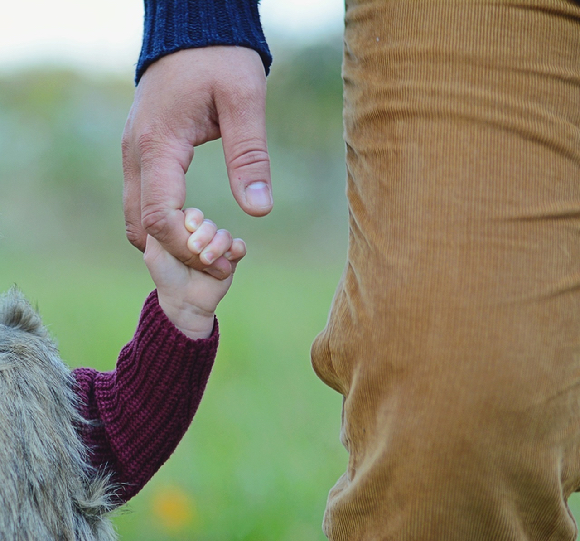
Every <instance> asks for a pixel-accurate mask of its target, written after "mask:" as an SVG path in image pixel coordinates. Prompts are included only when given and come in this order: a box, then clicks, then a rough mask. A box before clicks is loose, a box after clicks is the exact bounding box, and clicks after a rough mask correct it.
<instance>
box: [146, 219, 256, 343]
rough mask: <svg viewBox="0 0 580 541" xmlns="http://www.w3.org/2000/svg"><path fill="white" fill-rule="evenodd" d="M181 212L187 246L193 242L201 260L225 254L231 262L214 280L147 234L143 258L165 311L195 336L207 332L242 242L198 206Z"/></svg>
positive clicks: (243, 247) (243, 251) (241, 254)
mask: <svg viewBox="0 0 580 541" xmlns="http://www.w3.org/2000/svg"><path fill="white" fill-rule="evenodd" d="M184 215H185V227H184V223H183V222H182V224H181V227H182V228H183V229H184V230H185V231H186V238H187V247H193V246H195V247H196V248H195V249H196V251H197V252H198V253H200V254H201V261H207V260H208V258H207V256H208V255H209V254H213V257H216V258H217V257H223V258H225V259H226V260H227V261H228V262H229V264H230V265H231V266H232V273H231V274H230V276H228V278H226V279H224V280H217V279H216V278H214V277H212V276H210V275H209V274H207V273H206V272H202V271H198V270H195V269H193V268H191V267H188V266H186V265H185V264H183V263H182V262H181V261H179V260H178V259H176V258H175V257H174V256H172V255H171V254H170V253H169V252H167V251H166V250H165V249H164V248H163V246H161V244H160V243H159V242H157V241H156V240H155V239H154V238H153V237H151V236H148V237H147V240H146V248H145V254H144V260H145V264H146V265H147V268H148V269H149V273H150V274H151V278H152V279H153V281H154V282H155V287H156V288H157V296H158V299H159V305H160V306H161V308H162V310H163V311H164V312H165V315H166V316H167V317H168V318H169V320H170V321H171V322H172V323H173V324H174V325H175V326H176V327H177V328H178V329H179V330H180V331H181V332H182V333H183V334H185V335H186V336H188V337H189V338H192V339H194V340H195V339H199V338H208V337H209V336H210V335H211V332H212V329H213V319H214V313H215V309H216V308H217V305H218V303H219V302H220V301H221V300H222V298H223V297H224V295H225V294H226V293H227V291H228V289H229V287H230V285H231V283H232V278H233V272H234V271H235V268H236V265H237V264H238V262H239V261H240V260H241V259H242V258H243V257H244V256H245V255H246V245H245V243H244V241H243V240H242V239H232V236H231V235H230V233H229V231H226V230H225V229H218V228H217V227H216V225H215V224H214V223H213V222H212V221H210V220H204V217H203V213H202V212H201V211H200V210H199V209H186V210H185V212H184ZM187 247H186V248H187ZM187 249H189V248H187Z"/></svg>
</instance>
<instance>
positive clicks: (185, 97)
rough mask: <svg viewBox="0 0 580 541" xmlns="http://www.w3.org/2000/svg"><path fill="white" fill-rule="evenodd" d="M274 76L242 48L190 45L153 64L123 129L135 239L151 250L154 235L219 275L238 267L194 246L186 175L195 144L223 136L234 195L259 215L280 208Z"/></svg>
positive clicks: (129, 225) (126, 199)
mask: <svg viewBox="0 0 580 541" xmlns="http://www.w3.org/2000/svg"><path fill="white" fill-rule="evenodd" d="M265 101H266V76H265V72H264V66H263V63H262V60H261V58H260V56H259V55H258V53H256V52H255V51H253V50H252V49H248V48H244V47H234V46H218V47H204V48H201V49H185V50H182V51H179V52H176V53H173V54H170V55H167V56H165V57H163V58H161V59H160V60H158V61H157V62H155V63H154V64H152V65H151V66H149V68H148V69H147V71H146V72H145V74H144V75H143V77H142V78H141V80H140V82H139V85H138V87H137V89H136V92H135V100H134V103H133V106H132V107H131V111H130V113H129V118H128V120H127V124H126V126H125V131H124V134H123V171H124V179H125V186H124V192H123V204H124V210H125V223H126V232H127V238H128V239H129V241H130V242H131V243H132V244H133V245H134V246H136V247H137V248H139V249H140V250H142V251H143V250H144V249H145V243H146V238H147V234H149V235H151V236H152V237H154V238H155V239H156V240H157V241H158V242H159V243H160V244H161V245H162V246H163V247H164V248H165V249H166V250H167V251H168V252H169V253H171V254H172V255H173V256H175V257H176V258H177V259H179V260H180V261H183V262H184V263H185V264H186V265H188V266H190V267H192V268H195V269H198V270H205V271H206V272H208V273H210V274H211V275H212V276H215V277H216V278H219V279H224V278H227V277H228V276H229V275H230V274H231V273H232V270H233V269H232V265H231V263H230V262H229V261H228V260H227V259H226V258H225V257H223V256H222V257H219V258H218V259H216V260H215V261H214V262H213V263H212V264H211V265H210V266H207V265H206V264H204V263H203V262H201V261H200V259H199V255H198V254H195V253H192V252H191V251H190V250H188V249H187V239H188V233H187V231H186V230H185V229H184V227H183V223H184V214H183V210H182V209H183V206H184V204H185V196H186V185H185V174H186V172H187V170H188V168H189V166H190V164H191V161H192V159H193V155H194V147H196V146H199V145H202V144H203V143H206V142H208V141H212V140H215V139H218V138H219V137H221V138H222V144H223V149H224V157H225V161H226V165H227V172H228V178H229V182H230V187H231V190H232V194H233V196H234V198H235V199H236V201H237V203H238V204H239V206H240V207H241V208H242V209H243V210H244V212H246V213H247V214H250V215H251V216H264V215H266V214H268V213H269V212H270V211H271V210H272V205H273V201H272V190H271V179H270V159H269V156H268V147H267V144H266V120H265Z"/></svg>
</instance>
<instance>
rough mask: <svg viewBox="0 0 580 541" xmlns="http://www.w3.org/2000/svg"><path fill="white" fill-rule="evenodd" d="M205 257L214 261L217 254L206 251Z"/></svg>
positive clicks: (209, 261) (211, 261)
mask: <svg viewBox="0 0 580 541" xmlns="http://www.w3.org/2000/svg"><path fill="white" fill-rule="evenodd" d="M203 258H204V259H205V260H206V261H207V262H208V263H209V264H211V263H213V262H214V259H215V255H214V254H212V253H211V252H206V253H204V254H203Z"/></svg>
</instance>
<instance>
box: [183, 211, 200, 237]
mask: <svg viewBox="0 0 580 541" xmlns="http://www.w3.org/2000/svg"><path fill="white" fill-rule="evenodd" d="M183 213H184V214H185V229H187V230H188V231H189V232H190V233H193V232H194V231H197V228H198V227H199V226H200V225H201V224H202V223H203V212H202V211H201V210H199V209H196V208H189V209H185V210H184V211H183Z"/></svg>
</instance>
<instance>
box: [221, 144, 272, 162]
mask: <svg viewBox="0 0 580 541" xmlns="http://www.w3.org/2000/svg"><path fill="white" fill-rule="evenodd" d="M254 166H265V167H270V156H269V154H268V151H267V150H266V149H264V148H263V146H262V144H261V142H258V141H245V142H243V143H241V144H239V145H238V146H237V147H236V148H234V151H233V153H232V159H231V161H230V167H231V168H232V169H240V168H247V167H254Z"/></svg>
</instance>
